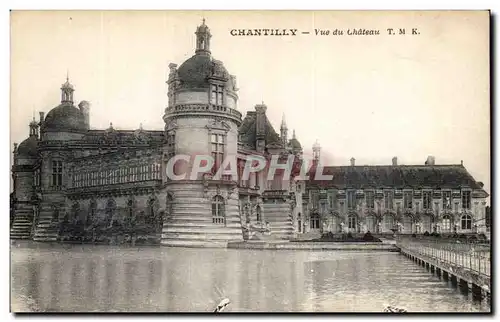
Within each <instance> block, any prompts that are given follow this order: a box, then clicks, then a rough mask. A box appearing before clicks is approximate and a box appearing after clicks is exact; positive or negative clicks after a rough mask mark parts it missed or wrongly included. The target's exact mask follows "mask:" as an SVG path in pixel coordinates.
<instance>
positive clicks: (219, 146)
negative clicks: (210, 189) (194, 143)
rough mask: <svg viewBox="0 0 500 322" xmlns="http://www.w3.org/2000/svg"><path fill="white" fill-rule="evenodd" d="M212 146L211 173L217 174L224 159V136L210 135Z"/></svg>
mask: <svg viewBox="0 0 500 322" xmlns="http://www.w3.org/2000/svg"><path fill="white" fill-rule="evenodd" d="M210 142H211V144H212V158H213V159H214V167H213V168H212V170H213V172H214V173H215V172H217V171H218V170H219V167H220V166H221V164H222V160H223V159H224V148H225V142H226V140H225V136H224V135H223V134H212V135H211V136H210Z"/></svg>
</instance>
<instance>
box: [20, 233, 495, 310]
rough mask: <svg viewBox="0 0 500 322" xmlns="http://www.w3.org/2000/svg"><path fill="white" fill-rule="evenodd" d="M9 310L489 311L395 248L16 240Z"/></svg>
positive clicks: (483, 303)
mask: <svg viewBox="0 0 500 322" xmlns="http://www.w3.org/2000/svg"><path fill="white" fill-rule="evenodd" d="M11 258H12V260H11V265H12V283H11V284H12V288H11V289H12V310H13V311H17V312H19V311H33V310H35V311H57V312H67V311H76V312H82V311H83V312H89V311H92V312H102V311H111V312H172V311H189V312H210V311H212V310H213V308H214V307H215V305H216V304H217V303H218V302H219V300H220V299H221V295H223V296H225V297H228V298H229V299H231V302H232V303H231V304H230V305H229V306H228V307H227V309H226V310H227V311H239V312H242V311H243V312H248V311H251V312H300V311H309V312H310V311H322V312H382V310H383V308H384V306H385V305H395V306H398V307H404V308H406V309H408V310H409V311H421V312H422V311H424V312H426V311H427V312H428V311H433V312H457V311H461V312H463V311H466V312H470V311H489V310H490V308H489V305H488V304H487V303H486V302H485V301H483V302H477V301H472V299H471V294H467V295H464V294H461V292H460V291H459V290H458V289H457V288H456V287H453V286H452V285H451V284H450V283H449V282H445V281H443V280H441V279H439V278H438V277H436V276H433V275H432V274H430V273H429V272H427V270H426V269H425V268H423V267H420V266H417V265H415V263H413V262H412V261H410V260H409V259H407V258H405V257H403V256H399V255H398V254H395V253H373V252H370V253H362V252H350V253H348V252H308V251H248V250H224V249H215V250H214V249H190V248H165V247H158V248H118V247H112V246H90V245H88V246H87V245H85V246H68V245H52V246H50V245H45V244H33V243H23V244H18V245H16V246H12V248H11Z"/></svg>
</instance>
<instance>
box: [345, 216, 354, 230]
mask: <svg viewBox="0 0 500 322" xmlns="http://www.w3.org/2000/svg"><path fill="white" fill-rule="evenodd" d="M347 227H349V229H356V216H354V215H349V216H348V217H347Z"/></svg>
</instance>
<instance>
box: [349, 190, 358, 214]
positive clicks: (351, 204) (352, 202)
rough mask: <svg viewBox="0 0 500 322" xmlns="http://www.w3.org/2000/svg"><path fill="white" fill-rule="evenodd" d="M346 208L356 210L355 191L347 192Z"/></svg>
mask: <svg viewBox="0 0 500 322" xmlns="http://www.w3.org/2000/svg"><path fill="white" fill-rule="evenodd" d="M347 208H349V209H354V208H356V191H354V190H351V191H347Z"/></svg>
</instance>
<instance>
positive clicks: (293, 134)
mask: <svg viewBox="0 0 500 322" xmlns="http://www.w3.org/2000/svg"><path fill="white" fill-rule="evenodd" d="M292 139H293V140H297V137H296V136H295V129H293V132H292Z"/></svg>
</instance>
